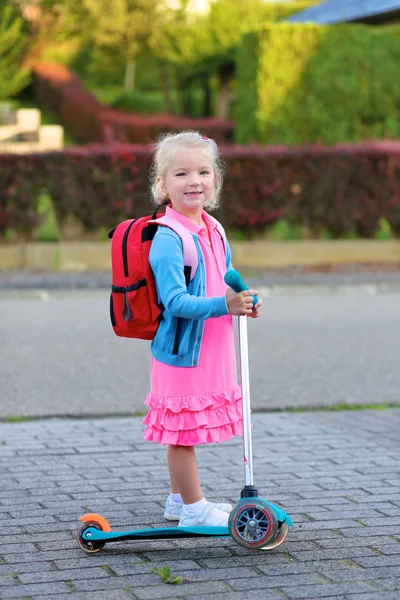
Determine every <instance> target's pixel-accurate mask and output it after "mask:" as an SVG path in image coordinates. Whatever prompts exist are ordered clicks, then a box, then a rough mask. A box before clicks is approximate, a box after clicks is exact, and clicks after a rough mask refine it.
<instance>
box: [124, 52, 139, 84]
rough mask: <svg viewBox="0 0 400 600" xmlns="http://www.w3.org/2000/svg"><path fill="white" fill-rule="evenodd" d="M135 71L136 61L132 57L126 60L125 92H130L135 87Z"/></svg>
mask: <svg viewBox="0 0 400 600" xmlns="http://www.w3.org/2000/svg"><path fill="white" fill-rule="evenodd" d="M135 72H136V61H135V60H134V59H130V60H128V62H127V63H126V68H125V83H124V90H125V92H131V91H132V90H134V89H135Z"/></svg>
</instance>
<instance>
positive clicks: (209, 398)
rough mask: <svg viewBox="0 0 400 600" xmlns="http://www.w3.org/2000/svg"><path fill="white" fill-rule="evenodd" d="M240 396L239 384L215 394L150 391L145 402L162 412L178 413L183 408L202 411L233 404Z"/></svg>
mask: <svg viewBox="0 0 400 600" xmlns="http://www.w3.org/2000/svg"><path fill="white" fill-rule="evenodd" d="M241 398H242V391H241V389H240V386H239V385H236V386H235V387H234V388H233V389H231V390H224V391H223V392H218V393H216V394H202V395H200V396H158V395H157V394H153V393H152V392H150V394H148V396H147V398H146V400H145V402H144V403H145V404H146V405H147V406H150V407H151V408H154V409H157V410H161V411H162V412H166V411H171V412H174V413H180V412H182V411H184V410H188V411H190V412H199V411H203V410H205V409H206V408H210V407H212V408H218V407H220V406H224V405H225V404H233V403H234V402H237V401H238V400H240V399H241Z"/></svg>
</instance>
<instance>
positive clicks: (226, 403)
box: [143, 386, 243, 446]
mask: <svg viewBox="0 0 400 600" xmlns="http://www.w3.org/2000/svg"><path fill="white" fill-rule="evenodd" d="M145 403H146V404H147V405H148V406H150V410H149V412H148V413H147V415H146V417H145V418H144V420H143V424H144V425H146V429H145V431H144V434H143V437H144V439H145V440H148V441H152V442H158V443H159V444H172V445H180V446H195V445H198V444H210V443H216V442H222V441H225V440H229V439H231V438H232V437H234V436H236V435H242V431H243V425H242V401H241V389H240V387H239V386H236V387H235V388H234V389H232V390H229V391H226V392H221V393H217V394H205V395H201V396H180V397H161V396H157V395H155V394H152V393H150V394H149V395H148V396H147V398H146V401H145Z"/></svg>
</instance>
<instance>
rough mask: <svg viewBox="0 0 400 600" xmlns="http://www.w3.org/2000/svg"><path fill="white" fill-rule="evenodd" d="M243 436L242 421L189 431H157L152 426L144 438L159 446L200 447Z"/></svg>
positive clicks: (147, 429)
mask: <svg viewBox="0 0 400 600" xmlns="http://www.w3.org/2000/svg"><path fill="white" fill-rule="evenodd" d="M242 434H243V424H242V420H240V421H237V422H236V423H232V424H230V425H223V426H222V427H213V428H212V429H206V428H199V429H191V430H189V431H168V430H161V429H155V428H154V427H152V426H151V425H149V426H148V427H146V429H145V431H144V434H143V438H144V439H145V440H147V441H149V442H156V443H158V444H171V445H172V446H198V445H199V444H217V443H219V442H226V441H227V440H230V439H231V438H233V437H234V436H236V435H242Z"/></svg>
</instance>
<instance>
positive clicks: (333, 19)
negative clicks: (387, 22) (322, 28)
mask: <svg viewBox="0 0 400 600" xmlns="http://www.w3.org/2000/svg"><path fill="white" fill-rule="evenodd" d="M396 14H398V15H400V0H325V2H322V4H318V6H312V7H311V8H307V9H306V10H303V11H301V12H298V13H296V14H294V15H292V16H291V17H289V18H288V19H287V21H288V22H289V23H306V22H311V23H321V24H328V23H329V24H333V23H346V22H347V23H348V22H351V21H363V22H366V21H371V20H375V21H376V20H379V19H380V18H382V17H384V16H385V15H386V16H391V15H393V16H395V15H396Z"/></svg>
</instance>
